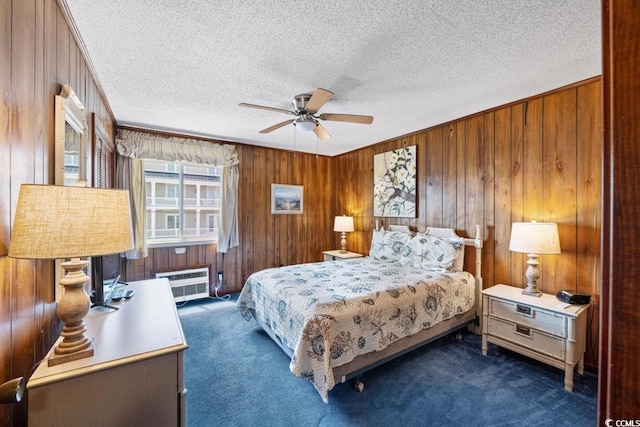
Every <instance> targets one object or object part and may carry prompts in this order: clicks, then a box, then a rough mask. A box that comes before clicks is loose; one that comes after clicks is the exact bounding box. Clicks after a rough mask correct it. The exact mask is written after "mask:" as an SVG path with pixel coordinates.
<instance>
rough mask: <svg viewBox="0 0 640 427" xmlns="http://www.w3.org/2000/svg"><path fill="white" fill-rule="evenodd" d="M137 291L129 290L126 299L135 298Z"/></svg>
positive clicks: (125, 294) (125, 295)
mask: <svg viewBox="0 0 640 427" xmlns="http://www.w3.org/2000/svg"><path fill="white" fill-rule="evenodd" d="M135 293H136V291H134V290H132V289H129V290H127V291H126V292H125V293H124V299H129V298H131V297H132V296H133V294H135Z"/></svg>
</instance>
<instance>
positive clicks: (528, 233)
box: [509, 221, 560, 254]
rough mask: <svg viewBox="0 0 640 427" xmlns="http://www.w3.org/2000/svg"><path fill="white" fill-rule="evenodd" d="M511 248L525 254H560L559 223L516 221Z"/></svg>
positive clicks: (513, 227) (513, 226)
mask: <svg viewBox="0 0 640 427" xmlns="http://www.w3.org/2000/svg"><path fill="white" fill-rule="evenodd" d="M509 250H510V251H513V252H522V253H525V254H559V253H560V239H559V237H558V225H557V224H555V223H552V222H535V221H532V222H514V223H513V225H512V226H511V241H510V242H509Z"/></svg>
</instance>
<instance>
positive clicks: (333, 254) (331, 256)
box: [322, 249, 364, 261]
mask: <svg viewBox="0 0 640 427" xmlns="http://www.w3.org/2000/svg"><path fill="white" fill-rule="evenodd" d="M322 253H323V254H324V261H335V260H341V259H350V258H360V257H362V256H364V255H362V254H359V253H357V252H349V251H347V252H346V253H344V252H341V251H340V249H336V250H335V251H323V252H322Z"/></svg>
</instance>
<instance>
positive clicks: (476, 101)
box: [62, 0, 601, 156]
mask: <svg viewBox="0 0 640 427" xmlns="http://www.w3.org/2000/svg"><path fill="white" fill-rule="evenodd" d="M62 1H63V2H65V3H66V4H67V6H68V8H69V10H70V12H71V15H72V18H73V20H74V21H75V24H76V26H77V28H78V31H79V33H80V36H81V38H82V40H83V42H84V44H85V47H86V50H87V51H88V53H89V57H90V61H91V62H92V64H93V66H94V68H95V70H96V73H97V76H98V79H99V81H100V83H101V85H102V87H103V88H104V91H105V94H106V96H107V98H108V100H109V104H110V106H111V108H112V110H113V113H114V114H115V118H116V120H117V122H118V123H119V124H121V125H129V126H139V127H144V128H148V129H161V130H167V131H176V132H182V133H188V134H193V135H202V136H206V137H212V138H218V139H223V140H227V141H235V142H245V143H249V144H254V145H260V146H267V147H274V148H281V149H294V144H295V149H296V150H298V151H305V152H310V153H315V152H316V150H318V152H319V153H320V154H326V155H331V156H332V155H337V154H341V153H344V152H347V151H351V150H354V149H357V148H360V147H363V146H367V145H371V144H375V143H377V142H381V141H384V140H387V139H389V138H393V137H397V136H400V135H404V134H406V133H410V132H414V131H418V130H421V129H425V128H428V127H431V126H434V125H437V124H441V123H444V122H447V121H450V120H454V119H457V118H460V117H463V116H466V115H469V114H472V113H476V112H479V111H482V110H485V109H487V108H491V107H495V106H498V105H502V104H505V103H508V102H512V101H516V100H518V99H522V98H525V97H528V96H532V95H536V94H539V93H542V92H545V91H547V90H551V89H555V88H558V87H561V86H564V85H567V84H570V83H574V82H577V81H580V80H584V79H587V78H590V77H593V76H597V75H599V74H601V40H600V34H601V31H600V0H533V1H532V0H484V1H481V0H469V1H457V0H449V1H445V0H440V1H438V0H432V1H427V0H403V1H391V0H326V1H321V2H304V1H299V0H278V1H277V2H271V1H249V0H233V1H226V0H222V1H220V0H218V1H212V0H190V1H189V0H183V1H176V0H62ZM317 87H322V88H324V89H327V90H330V91H332V92H333V93H334V96H333V98H332V99H331V100H330V101H329V102H327V103H326V104H325V105H324V106H323V107H322V108H321V109H320V113H347V114H365V115H372V116H374V117H375V120H374V122H373V124H371V125H362V124H351V123H340V122H328V121H324V122H322V124H323V125H324V127H325V128H326V129H327V131H328V132H329V133H330V134H331V135H332V138H331V139H329V140H327V141H319V142H318V141H317V140H316V136H315V134H314V133H313V132H301V131H298V132H297V134H296V136H295V138H294V129H295V127H294V126H291V125H289V126H285V127H282V128H280V129H278V130H275V131H273V132H271V133H269V134H260V133H258V132H259V131H260V130H262V129H264V128H267V127H269V126H271V125H274V124H276V123H279V122H282V121H284V120H287V119H290V118H292V116H289V115H286V114H282V113H278V112H273V111H265V110H257V109H249V108H243V107H240V106H238V104H239V103H240V102H246V103H251V104H259V105H266V106H271V107H276V108H282V109H287V110H288V109H292V104H291V100H292V98H293V96H294V95H296V94H299V93H310V92H313V90H314V89H315V88H317Z"/></svg>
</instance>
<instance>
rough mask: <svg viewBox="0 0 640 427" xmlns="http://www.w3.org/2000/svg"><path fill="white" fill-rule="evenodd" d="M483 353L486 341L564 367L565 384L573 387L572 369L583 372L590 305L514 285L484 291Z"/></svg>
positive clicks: (570, 387)
mask: <svg viewBox="0 0 640 427" xmlns="http://www.w3.org/2000/svg"><path fill="white" fill-rule="evenodd" d="M482 294H483V297H482V300H483V301H482V302H483V306H482V307H483V311H482V320H483V325H482V354H483V355H485V356H486V354H487V343H493V344H496V345H498V346H500V347H504V348H507V349H509V350H512V351H515V352H517V353H520V354H523V355H525V356H528V357H531V358H533V359H536V360H539V361H540V362H543V363H546V364H548V365H551V366H555V367H556V368H559V369H564V388H565V390H567V391H573V370H574V368H575V366H576V365H577V366H578V374H580V375H582V374H583V373H584V352H585V347H586V344H585V343H586V333H587V309H588V307H589V306H588V305H569V306H566V304H563V303H562V302H560V301H558V299H557V298H556V297H555V296H553V295H548V294H542V296H540V297H535V296H529V295H523V294H522V289H521V288H517V287H514V286H506V285H496V286H493V287H491V288H489V289H485V290H483V291H482Z"/></svg>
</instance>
